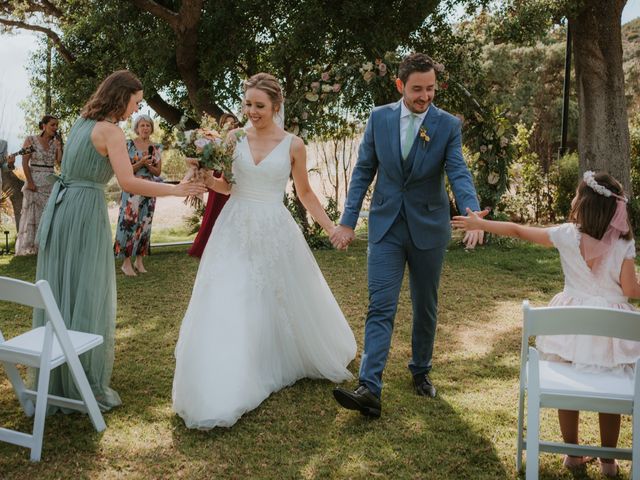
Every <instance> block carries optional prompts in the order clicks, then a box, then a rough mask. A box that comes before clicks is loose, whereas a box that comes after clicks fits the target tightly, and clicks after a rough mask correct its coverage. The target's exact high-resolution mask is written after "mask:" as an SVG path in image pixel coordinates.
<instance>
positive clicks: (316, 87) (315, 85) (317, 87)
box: [311, 82, 320, 92]
mask: <svg viewBox="0 0 640 480" xmlns="http://www.w3.org/2000/svg"><path fill="white" fill-rule="evenodd" d="M311 90H313V91H314V92H317V91H318V90H320V82H312V83H311Z"/></svg>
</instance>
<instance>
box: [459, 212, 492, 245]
mask: <svg viewBox="0 0 640 480" xmlns="http://www.w3.org/2000/svg"><path fill="white" fill-rule="evenodd" d="M488 214H489V210H487V209H485V210H480V211H479V212H474V211H472V210H471V209H470V208H467V216H466V217H463V216H462V215H457V216H455V217H453V219H452V220H451V225H452V226H453V228H455V229H457V230H465V232H466V233H465V235H464V238H463V239H462V241H463V243H464V244H465V246H466V248H469V249H472V248H475V246H476V245H482V242H483V241H484V232H483V231H482V221H483V220H482V219H483V218H484V217H486V216H487V215H488Z"/></svg>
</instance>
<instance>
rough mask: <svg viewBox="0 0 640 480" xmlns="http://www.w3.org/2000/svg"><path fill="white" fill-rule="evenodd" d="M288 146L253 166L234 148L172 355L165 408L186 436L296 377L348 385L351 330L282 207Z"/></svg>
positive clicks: (236, 414)
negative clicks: (226, 189) (227, 184)
mask: <svg viewBox="0 0 640 480" xmlns="http://www.w3.org/2000/svg"><path fill="white" fill-rule="evenodd" d="M292 138H293V137H292V136H291V135H290V134H287V136H286V137H285V138H284V139H283V140H282V142H280V144H279V145H278V146H277V147H276V148H274V149H273V150H272V151H271V153H269V155H267V157H265V158H264V159H263V160H262V161H261V162H260V163H259V164H258V165H255V164H254V162H253V158H252V155H251V151H250V149H249V142H248V140H247V137H246V136H245V137H244V138H242V139H241V140H240V141H239V142H238V144H237V146H236V150H235V154H234V156H235V159H234V162H233V174H234V177H235V181H236V183H235V184H234V185H233V187H232V191H231V197H230V198H229V201H228V202H227V204H226V205H225V207H224V209H223V210H222V213H221V214H220V216H219V217H218V219H217V221H216V223H215V226H214V228H213V231H212V233H211V237H210V239H209V242H208V244H207V246H206V247H205V250H204V253H203V255H202V259H201V261H200V268H199V269H198V274H197V276H196V281H195V285H194V287H193V292H192V295H191V301H190V302H189V307H188V308H187V312H186V313H185V316H184V319H183V321H182V326H181V328H180V337H179V339H178V344H177V346H176V350H175V355H176V371H175V377H174V381H173V409H174V411H175V412H176V413H178V415H180V416H181V417H182V418H183V419H184V421H185V424H186V426H187V427H189V428H200V429H210V428H213V427H216V426H222V427H230V426H232V425H233V424H234V423H235V422H236V421H237V420H238V418H240V416H241V415H242V414H244V413H245V412H247V411H249V410H252V409H254V408H256V407H257V406H258V405H260V403H262V401H263V400H264V399H266V398H267V397H268V396H269V395H270V394H271V393H273V392H275V391H277V390H279V389H281V388H283V387H285V386H287V385H291V384H293V383H294V382H296V381H297V380H299V379H300V378H303V377H310V378H326V379H329V380H331V381H333V382H342V381H344V380H347V379H350V378H352V375H351V373H350V372H349V370H347V365H348V364H349V363H350V362H351V360H353V358H354V357H355V353H356V342H355V339H354V336H353V332H352V331H351V329H350V328H349V325H348V324H347V321H346V320H345V318H344V315H343V314H342V311H341V310H340V307H339V306H338V304H337V303H336V300H335V298H334V297H333V294H332V293H331V290H329V287H328V285H327V283H326V281H325V279H324V277H323V276H322V273H321V272H320V269H319V268H318V265H317V263H316V261H315V258H314V257H313V255H312V253H311V251H310V249H309V247H308V245H307V243H306V242H305V239H304V237H303V235H302V232H301V231H300V228H299V227H298V225H297V224H296V223H295V221H294V220H293V218H292V217H291V215H290V213H289V211H288V210H287V209H286V207H285V206H284V204H283V198H284V192H285V188H286V185H287V182H288V180H289V173H290V169H291V161H290V154H289V150H290V146H291V140H292Z"/></svg>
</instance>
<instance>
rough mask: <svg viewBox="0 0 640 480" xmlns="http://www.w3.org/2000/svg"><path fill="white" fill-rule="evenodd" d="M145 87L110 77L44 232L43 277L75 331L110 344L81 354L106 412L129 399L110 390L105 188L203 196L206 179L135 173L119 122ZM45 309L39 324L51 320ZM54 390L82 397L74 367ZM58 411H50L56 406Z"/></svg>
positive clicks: (80, 132) (73, 151)
mask: <svg viewBox="0 0 640 480" xmlns="http://www.w3.org/2000/svg"><path fill="white" fill-rule="evenodd" d="M141 101H142V84H141V83H140V80H138V78H136V76H135V75H133V74H132V73H130V72H129V71H127V70H120V71H117V72H114V73H112V74H111V75H110V76H109V77H107V78H106V79H105V80H104V81H103V82H102V83H101V84H100V86H99V87H98V89H97V90H96V91H95V93H94V94H93V95H92V96H91V98H90V99H89V101H88V102H87V104H86V105H85V106H84V108H83V110H82V112H81V114H80V117H79V118H78V119H77V120H76V122H75V124H74V125H73V127H72V128H71V131H70V133H69V137H68V142H67V148H66V149H65V152H64V156H63V158H62V172H61V174H60V176H59V177H58V180H57V181H56V183H55V184H54V185H53V189H52V192H51V196H50V198H49V201H48V203H47V205H46V207H45V210H44V212H43V215H42V219H41V221H40V226H39V229H38V235H37V241H38V244H39V251H38V264H37V270H36V279H37V280H40V279H44V280H47V281H48V282H49V285H50V286H51V290H52V291H53V295H54V297H55V299H56V301H57V303H58V306H59V307H60V311H61V313H62V318H63V319H64V322H65V324H66V326H67V328H69V329H72V330H79V331H82V332H88V333H95V334H99V335H102V336H103V337H104V343H103V344H102V345H101V346H100V347H98V348H95V349H93V350H91V351H89V352H87V353H85V354H83V355H81V356H80V361H81V362H82V365H83V367H84V370H85V372H86V374H87V378H88V379H89V383H90V385H91V388H92V390H93V393H94V394H95V396H96V399H97V401H98V404H99V405H100V408H101V410H103V411H106V410H109V409H111V408H112V407H115V406H117V405H120V404H121V403H122V402H121V400H120V397H119V395H118V393H117V392H116V391H115V390H113V389H112V388H110V386H109V383H110V380H111V372H112V369H113V360H114V336H115V326H116V280H115V263H114V258H113V251H112V249H111V246H112V244H113V243H112V238H111V228H110V225H109V217H108V215H107V204H106V199H105V195H104V187H105V185H106V184H107V182H108V181H109V180H110V179H111V177H112V176H113V175H114V173H115V175H116V178H117V180H118V183H119V184H120V186H121V187H122V189H123V190H126V191H128V192H132V193H136V194H139V195H146V196H152V197H156V196H158V197H159V196H165V195H177V196H186V195H193V194H199V193H203V192H204V191H205V188H204V186H203V185H201V184H196V183H183V184H179V185H166V184H161V183H157V182H153V181H148V180H143V179H141V178H137V177H135V176H134V174H133V169H132V168H131V163H130V162H129V155H128V153H127V149H126V139H125V136H124V132H123V131H122V130H121V129H120V127H119V126H118V122H120V121H122V120H125V119H126V118H128V117H129V116H130V115H131V114H132V113H133V112H136V111H138V105H139V104H140V102H141ZM44 323H45V318H44V314H43V312H42V311H41V310H35V311H34V317H33V326H34V327H38V326H41V325H44ZM49 393H51V394H53V395H60V396H65V397H71V398H78V399H79V398H80V395H79V392H78V391H77V389H76V388H75V384H74V382H73V379H72V377H71V374H70V372H69V370H68V369H67V367H66V365H64V366H61V367H59V368H57V369H55V370H54V371H52V372H51V381H50V389H49ZM55 410H56V408H53V407H52V408H51V409H50V410H49V413H52V412H53V411H55Z"/></svg>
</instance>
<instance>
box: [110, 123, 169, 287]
mask: <svg viewBox="0 0 640 480" xmlns="http://www.w3.org/2000/svg"><path fill="white" fill-rule="evenodd" d="M153 130H154V123H153V119H152V118H151V117H150V116H149V115H139V116H138V117H137V118H136V119H135V121H134V123H133V131H134V132H135V133H136V135H137V137H136V138H135V139H134V140H128V141H127V150H128V152H129V159H130V161H131V165H132V167H133V173H134V175H135V176H136V177H140V178H144V179H147V180H152V181H153V180H155V177H158V176H159V175H160V173H161V172H162V159H161V154H162V145H159V144H156V143H152V142H151V134H152V133H153ZM155 207H156V198H155V197H145V196H142V195H133V194H131V193H128V192H125V191H124V190H123V191H122V202H121V204H120V215H119V216H118V225H117V228H116V240H115V243H114V245H113V253H114V254H115V256H116V257H117V258H124V261H123V262H122V271H123V272H124V274H125V275H127V276H135V275H136V270H137V271H138V272H140V273H146V272H147V270H145V268H144V265H143V264H142V257H144V256H145V255H148V254H149V244H150V243H151V221H152V220H153V212H154V210H155ZM132 257H135V258H136V260H135V270H134V266H133V265H132V264H131V258H132Z"/></svg>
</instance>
